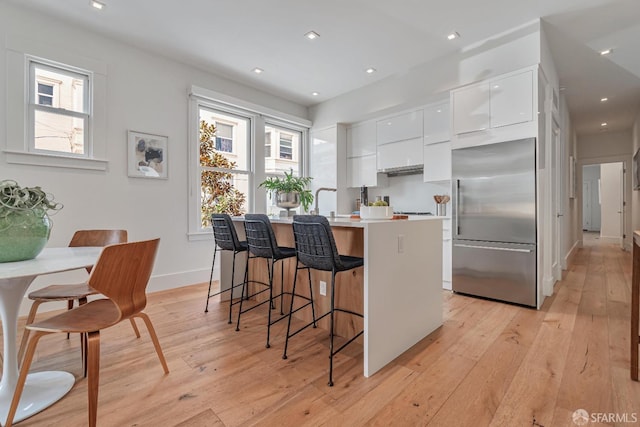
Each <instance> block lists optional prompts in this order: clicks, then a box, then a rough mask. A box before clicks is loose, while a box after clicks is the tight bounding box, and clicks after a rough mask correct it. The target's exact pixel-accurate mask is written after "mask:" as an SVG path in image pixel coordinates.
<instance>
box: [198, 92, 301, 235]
mask: <svg viewBox="0 0 640 427" xmlns="http://www.w3.org/2000/svg"><path fill="white" fill-rule="evenodd" d="M310 125H311V122H309V121H308V120H306V119H303V118H299V117H295V116H292V115H290V114H287V113H281V112H278V111H276V110H272V109H270V108H267V107H261V106H258V105H256V104H253V103H250V102H247V101H244V100H241V99H238V98H233V97H230V96H229V95H226V94H222V93H218V92H215V91H212V90H208V89H204V88H200V87H197V86H191V93H190V94H189V193H188V199H189V208H188V209H189V212H188V218H189V219H188V235H189V240H205V239H206V240H209V239H211V238H212V234H211V224H210V221H209V218H210V216H211V213H213V212H225V213H229V214H231V215H236V214H243V213H245V212H249V211H252V212H265V213H268V214H277V213H279V211H280V208H277V207H276V206H275V201H272V200H270V199H269V197H268V196H267V192H266V191H265V190H264V189H263V188H260V187H259V184H260V183H261V182H262V181H263V180H264V179H265V178H266V177H268V176H276V175H279V176H284V172H285V171H286V172H288V171H290V170H292V169H293V173H294V175H295V176H302V175H303V162H302V160H303V155H302V153H303V152H302V145H303V144H306V143H307V142H306V141H307V138H308V132H309V130H308V129H309V126H310ZM281 133H285V134H288V135H290V138H289V139H290V140H291V144H290V145H291V148H290V157H291V158H290V159H282V158H280V134H281ZM285 139H286V138H285ZM257 141H260V145H256V142H257ZM263 144H264V145H263ZM263 151H264V154H263ZM257 153H259V154H257ZM256 155H259V156H260V157H262V156H263V155H264V158H260V157H258V158H256ZM272 203H273V204H274V205H273V206H271V204H272Z"/></svg>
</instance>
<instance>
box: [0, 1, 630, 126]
mask: <svg viewBox="0 0 640 427" xmlns="http://www.w3.org/2000/svg"><path fill="white" fill-rule="evenodd" d="M9 1H11V2H12V3H15V4H19V5H21V6H24V7H29V8H34V9H37V10H40V11H41V12H43V13H45V14H50V15H54V16H57V17H59V18H60V19H62V20H66V21H68V22H73V23H75V24H77V25H82V26H84V27H86V28H88V29H91V30H93V31H97V32H100V33H103V34H106V35H108V36H110V37H113V38H116V39H119V40H122V41H124V42H126V43H130V44H133V45H136V46H138V47H141V48H143V49H148V50H152V51H155V52H159V53H161V54H163V55H166V56H170V57H172V58H175V59H177V60H180V61H182V62H185V63H188V64H192V65H195V66H197V67H200V68H203V69H206V70H209V71H212V72H214V73H216V74H220V75H223V76H226V77H228V78H230V79H233V80H235V81H238V82H240V83H243V84H246V85H248V86H252V87H255V88H258V89H261V90H263V91H265V92H269V93H272V94H274V95H278V96H280V97H282V98H285V99H289V100H291V101H294V102H297V103H299V104H302V105H306V106H310V105H313V104H316V103H318V102H322V101H325V100H327V99H330V98H333V97H335V96H338V95H341V94H343V93H346V92H349V91H351V90H354V89H356V88H360V87H363V86H366V85H368V84H371V83H373V82H375V81H378V80H381V79H384V78H385V77H389V76H392V75H397V74H399V73H402V72H403V71H405V70H407V69H409V68H411V67H414V66H416V65H418V64H422V63H425V62H428V61H430V60H433V59H436V58H439V57H442V56H443V55H447V54H451V53H454V52H455V51H457V50H459V49H461V48H463V47H465V46H467V45H470V44H474V43H476V42H478V41H481V40H484V39H486V38H488V37H490V36H492V35H494V34H497V33H501V32H503V31H507V30H509V29H511V28H514V27H517V26H520V25H522V24H524V23H527V22H529V21H532V20H534V19H537V18H543V20H544V22H545V23H544V26H545V29H546V30H547V36H548V39H549V43H550V45H551V49H552V53H553V56H554V60H555V62H556V67H557V69H558V73H559V75H560V79H561V85H562V86H565V87H566V90H565V94H566V96H567V100H568V102H569V106H570V110H571V114H572V119H573V121H574V124H575V125H576V129H577V131H578V133H581V134H584V133H593V132H598V131H600V130H601V127H600V123H601V122H603V121H606V122H607V123H609V126H608V127H607V128H608V129H609V131H614V130H621V129H629V128H630V126H631V124H632V121H633V118H634V117H635V116H636V114H637V110H638V106H639V104H640V46H639V45H638V40H640V5H639V4H638V0H533V1H532V0H483V1H478V0H448V1H442V0H395V1H389V0H315V1H310V0H270V1H265V0H182V1H158V0H135V1H116V0H103V2H104V3H106V7H105V8H104V9H103V10H102V11H98V10H95V9H94V8H92V7H91V4H90V1H89V0H64V1H51V0H9ZM310 30H314V31H316V32H317V33H319V34H320V36H321V37H320V38H319V39H317V40H314V41H310V40H308V39H306V38H305V37H303V35H304V34H305V33H306V32H308V31H310ZM452 31H457V32H458V33H460V35H461V36H462V37H461V38H460V39H457V40H454V41H448V40H447V39H446V35H447V34H449V33H451V32H452ZM611 47H612V48H613V49H614V50H613V53H612V54H611V55H608V56H606V57H601V56H600V55H599V54H598V51H600V50H601V49H604V48H611ZM255 67H260V68H262V69H264V70H265V71H264V73H262V74H260V75H257V74H255V73H253V72H252V70H253V69H254V68H255ZM368 67H374V68H375V69H376V70H377V72H376V73H374V74H371V75H369V74H367V73H365V69H367V68H368ZM312 92H319V93H320V95H318V96H312V95H311V93H312ZM604 96H606V97H608V98H609V101H608V102H607V103H606V104H604V103H601V102H600V98H601V97H604Z"/></svg>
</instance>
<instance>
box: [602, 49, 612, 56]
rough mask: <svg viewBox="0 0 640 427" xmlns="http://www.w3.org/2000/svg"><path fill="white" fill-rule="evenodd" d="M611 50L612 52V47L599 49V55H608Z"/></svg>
mask: <svg viewBox="0 0 640 427" xmlns="http://www.w3.org/2000/svg"><path fill="white" fill-rule="evenodd" d="M611 52H613V49H605V50H601V51H600V55H609V54H610V53H611Z"/></svg>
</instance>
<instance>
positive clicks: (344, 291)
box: [249, 223, 364, 343]
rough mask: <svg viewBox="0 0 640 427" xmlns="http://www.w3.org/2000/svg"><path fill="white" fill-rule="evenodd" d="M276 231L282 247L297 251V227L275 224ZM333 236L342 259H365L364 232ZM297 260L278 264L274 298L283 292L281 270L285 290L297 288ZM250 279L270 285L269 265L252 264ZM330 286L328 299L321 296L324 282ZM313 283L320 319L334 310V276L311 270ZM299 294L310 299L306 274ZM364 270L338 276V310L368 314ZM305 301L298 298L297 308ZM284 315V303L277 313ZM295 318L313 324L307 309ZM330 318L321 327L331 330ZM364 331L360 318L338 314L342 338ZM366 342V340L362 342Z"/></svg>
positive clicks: (301, 274) (345, 230)
mask: <svg viewBox="0 0 640 427" xmlns="http://www.w3.org/2000/svg"><path fill="white" fill-rule="evenodd" d="M272 226H273V231H274V233H275V235H276V239H277V241H278V244H279V245H280V246H289V247H292V248H293V247H295V242H294V239H293V227H292V226H291V224H278V223H274V224H272ZM332 230H333V235H334V238H335V240H336V247H337V248H338V252H339V253H340V254H341V255H350V256H357V257H363V256H364V230H363V229H362V228H351V227H333V228H332ZM295 265H296V261H295V258H291V259H287V260H284V261H282V262H278V263H276V267H275V269H274V294H276V293H278V292H279V290H280V277H281V273H280V269H281V268H282V267H284V289H285V290H286V291H291V289H292V288H293V279H294V274H295ZM249 279H250V280H256V281H260V282H263V283H268V282H269V275H268V271H267V262H266V261H265V260H264V259H261V258H257V259H252V260H251V261H250V263H249ZM321 280H322V281H324V282H326V283H327V295H320V281H321ZM311 281H312V282H313V299H314V301H315V312H316V317H320V315H322V314H323V313H326V312H328V311H329V309H330V308H331V300H330V297H331V272H329V271H318V270H311ZM259 288H262V287H261V286H259V285H252V286H251V290H252V291H256V290H258V289H259ZM296 293H297V294H300V295H304V296H307V297H308V296H309V280H308V275H307V272H306V270H299V271H298V284H297V286H296ZM268 298H269V294H268V292H263V293H262V294H260V295H258V296H257V297H256V300H257V301H263V300H265V299H268ZM290 301H291V300H290V298H289V296H288V295H285V297H284V298H283V304H284V306H283V311H284V312H285V313H288V312H289V307H290ZM363 301H364V269H363V268H356V269H354V270H350V271H345V272H342V273H338V274H337V276H336V307H340V308H345V309H348V310H352V311H355V312H357V313H364V304H363ZM304 303H305V301H304V300H303V299H302V298H296V301H295V306H294V307H299V306H300V305H302V304H304ZM275 312H277V313H279V312H280V299H278V300H277V301H276V311H275ZM294 317H295V318H298V319H301V320H303V321H305V322H311V320H312V312H311V308H310V307H307V308H305V309H302V310H300V311H298V312H296V313H295V314H294ZM329 325H330V320H329V316H327V317H325V318H324V319H321V320H320V321H319V322H318V327H320V328H323V329H326V330H327V331H328V330H329ZM362 329H363V320H362V319H361V318H358V317H356V316H351V315H348V314H342V313H338V314H337V315H336V324H335V330H334V331H335V333H336V334H337V335H338V336H342V337H351V336H353V335H354V334H356V333H357V332H359V331H361V330H362ZM358 341H359V342H360V343H361V342H362V337H360V338H359V339H358Z"/></svg>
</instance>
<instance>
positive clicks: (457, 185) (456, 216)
mask: <svg viewBox="0 0 640 427" xmlns="http://www.w3.org/2000/svg"><path fill="white" fill-rule="evenodd" d="M455 196H456V205H455V208H456V213H455V220H456V223H455V225H454V226H455V230H456V236H457V235H459V234H460V224H459V223H458V216H460V180H459V179H456V194H455Z"/></svg>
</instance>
